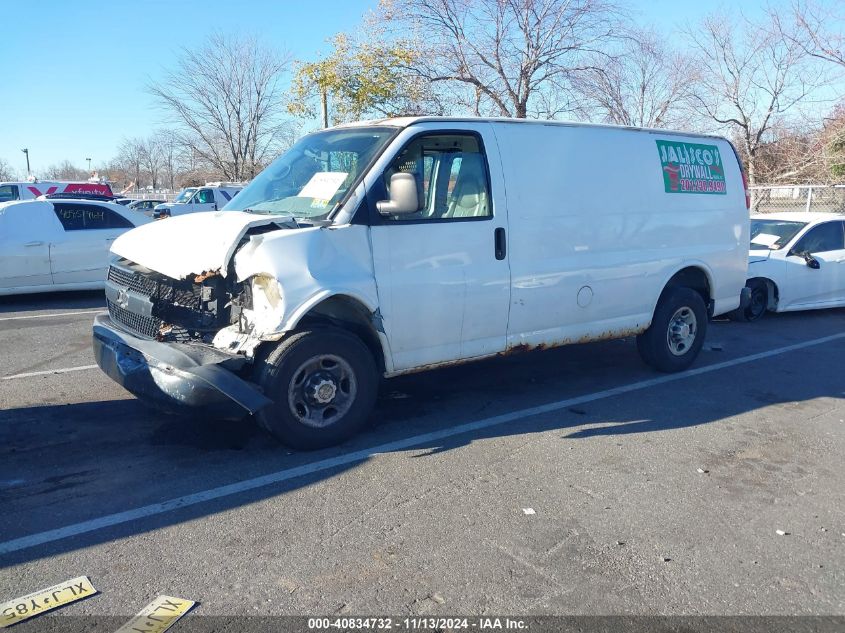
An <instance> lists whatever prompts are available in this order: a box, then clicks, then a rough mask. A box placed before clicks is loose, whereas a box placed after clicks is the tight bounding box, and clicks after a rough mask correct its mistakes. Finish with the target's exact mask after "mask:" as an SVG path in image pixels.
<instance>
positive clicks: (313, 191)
mask: <svg viewBox="0 0 845 633" xmlns="http://www.w3.org/2000/svg"><path fill="white" fill-rule="evenodd" d="M348 175H349V174H347V173H346V172H342V171H321V172H318V173H316V174H314V175H313V176H311V180H309V181H308V184H307V185H305V186H304V187H303V188H302V191H300V192H299V193H298V194H296V195H297V197H298V198H317V199H318V200H331V199H332V197H333V196H334V194H335V193H337V190H338V189H340V186H341V185H342V184H343V181H344V180H346V177H347V176H348Z"/></svg>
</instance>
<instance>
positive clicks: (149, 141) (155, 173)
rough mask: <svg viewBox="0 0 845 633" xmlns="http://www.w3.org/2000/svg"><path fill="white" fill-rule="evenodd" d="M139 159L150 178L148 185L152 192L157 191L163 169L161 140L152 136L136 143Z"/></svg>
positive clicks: (156, 136)
mask: <svg viewBox="0 0 845 633" xmlns="http://www.w3.org/2000/svg"><path fill="white" fill-rule="evenodd" d="M138 151H139V158H140V159H141V164H142V165H143V167H144V169H145V170H146V172H147V175H148V176H149V177H150V185H152V188H153V190H155V189H158V178H159V174H160V172H161V170H162V168H163V167H164V151H163V148H162V146H161V139H160V138H159V136H158V135H156V134H154V135H152V136H148V137H147V138H145V139H141V140H140V141H139V142H138Z"/></svg>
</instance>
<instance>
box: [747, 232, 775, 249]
mask: <svg viewBox="0 0 845 633" xmlns="http://www.w3.org/2000/svg"><path fill="white" fill-rule="evenodd" d="M779 239H780V236H778V235H772V234H771V233H758V234H757V235H755V236H754V238H753V239H752V240H751V243H752V244H757V245H759V246H765V247H766V248H769V247H770V246H774V245H775V244H777V241H778V240H779Z"/></svg>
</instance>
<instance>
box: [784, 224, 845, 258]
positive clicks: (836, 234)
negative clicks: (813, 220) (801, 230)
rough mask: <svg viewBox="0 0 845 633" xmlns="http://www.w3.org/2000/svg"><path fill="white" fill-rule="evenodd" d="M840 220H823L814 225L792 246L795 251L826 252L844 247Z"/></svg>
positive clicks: (844, 241)
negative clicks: (823, 221)
mask: <svg viewBox="0 0 845 633" xmlns="http://www.w3.org/2000/svg"><path fill="white" fill-rule="evenodd" d="M842 227H843V223H842V222H825V223H824V224H819V225H818V226H814V227H813V228H812V229H810V230H809V231H807V233H806V235H804V237H802V238H801V239H800V240H798V243H797V244H796V245H795V246H794V247H793V249H792V250H793V251H794V252H796V253H804V252H808V253H826V252H827V251H838V250H842V249H843V248H845V233H843V231H842Z"/></svg>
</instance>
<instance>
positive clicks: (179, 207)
mask: <svg viewBox="0 0 845 633" xmlns="http://www.w3.org/2000/svg"><path fill="white" fill-rule="evenodd" d="M243 188H244V185H242V184H239V183H224V182H209V183H206V184H205V186H204V187H187V188H186V189H183V190H182V191H181V192H180V193H179V195H178V196H176V199H175V200H174V201H173V202H165V203H163V204H159V205H158V206H156V208H155V211H154V212H153V217H154V218H163V217H168V216H172V215H184V214H186V213H196V212H197V211H217V210H218V209H222V208H223V207H225V206H226V204H228V202H229V201H230V200H231V199H232V198H234V197H235V196H236V195H237V194H238V192H239V191H241V190H242V189H243Z"/></svg>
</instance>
